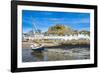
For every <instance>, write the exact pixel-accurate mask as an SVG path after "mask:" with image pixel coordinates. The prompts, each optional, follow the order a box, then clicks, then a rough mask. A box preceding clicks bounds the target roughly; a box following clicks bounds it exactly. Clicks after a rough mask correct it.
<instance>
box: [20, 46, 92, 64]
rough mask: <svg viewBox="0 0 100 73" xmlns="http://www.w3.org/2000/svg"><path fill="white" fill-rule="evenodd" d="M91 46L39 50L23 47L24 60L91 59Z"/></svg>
mask: <svg viewBox="0 0 100 73" xmlns="http://www.w3.org/2000/svg"><path fill="white" fill-rule="evenodd" d="M89 58H90V50H89V48H72V49H59V48H53V49H50V48H45V50H43V51H41V52H38V51H33V50H31V49H25V48H23V49H22V61H23V62H37V61H56V60H79V59H81V60H82V59H89Z"/></svg>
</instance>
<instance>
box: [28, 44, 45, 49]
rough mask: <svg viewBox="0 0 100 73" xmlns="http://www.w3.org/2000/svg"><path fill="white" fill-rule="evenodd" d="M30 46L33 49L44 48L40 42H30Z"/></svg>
mask: <svg viewBox="0 0 100 73" xmlns="http://www.w3.org/2000/svg"><path fill="white" fill-rule="evenodd" d="M30 47H31V48H32V50H34V51H41V50H44V47H43V45H41V44H39V45H38V44H32V45H30Z"/></svg>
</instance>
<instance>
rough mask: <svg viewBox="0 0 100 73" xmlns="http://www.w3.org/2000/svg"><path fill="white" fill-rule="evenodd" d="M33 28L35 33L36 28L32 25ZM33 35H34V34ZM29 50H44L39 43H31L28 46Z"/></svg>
mask: <svg viewBox="0 0 100 73" xmlns="http://www.w3.org/2000/svg"><path fill="white" fill-rule="evenodd" d="M33 28H34V29H35V31H37V27H36V26H35V24H33ZM34 35H35V33H34ZM30 47H31V49H32V50H34V51H42V50H44V47H43V44H41V43H35V42H34V43H33V44H31V45H30Z"/></svg>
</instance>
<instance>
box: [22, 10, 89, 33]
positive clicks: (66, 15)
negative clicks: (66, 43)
mask: <svg viewBox="0 0 100 73" xmlns="http://www.w3.org/2000/svg"><path fill="white" fill-rule="evenodd" d="M33 23H34V24H35V25H36V27H37V29H40V30H42V32H45V31H47V30H48V28H49V27H50V26H54V25H56V24H63V25H65V26H69V27H71V28H72V29H74V30H88V31H89V30H90V14H89V13H75V12H52V11H32V10H23V11H22V26H23V33H26V32H29V31H30V30H32V27H33Z"/></svg>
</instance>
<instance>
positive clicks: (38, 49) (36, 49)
mask: <svg viewBox="0 0 100 73" xmlns="http://www.w3.org/2000/svg"><path fill="white" fill-rule="evenodd" d="M32 50H33V51H42V50H44V47H39V48H35V49H32Z"/></svg>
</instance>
